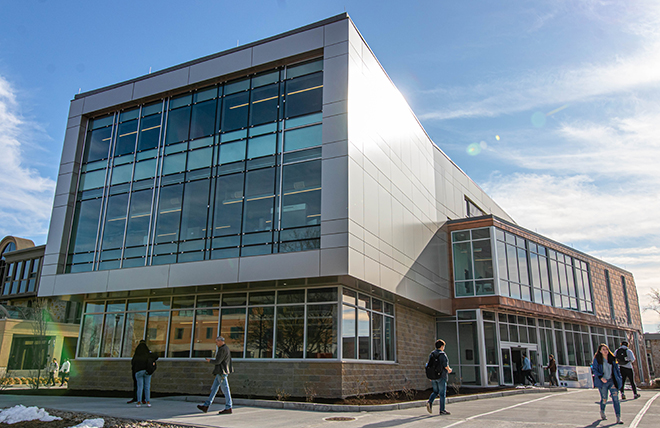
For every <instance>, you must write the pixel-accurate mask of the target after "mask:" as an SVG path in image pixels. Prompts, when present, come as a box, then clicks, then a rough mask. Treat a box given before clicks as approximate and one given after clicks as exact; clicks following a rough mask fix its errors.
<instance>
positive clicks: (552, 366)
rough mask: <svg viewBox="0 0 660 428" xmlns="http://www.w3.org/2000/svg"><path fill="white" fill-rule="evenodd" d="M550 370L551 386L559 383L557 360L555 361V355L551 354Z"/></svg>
mask: <svg viewBox="0 0 660 428" xmlns="http://www.w3.org/2000/svg"><path fill="white" fill-rule="evenodd" d="M546 368H547V369H548V372H549V373H550V386H552V385H555V386H558V385H557V361H555V356H554V355H552V354H550V362H548V367H546Z"/></svg>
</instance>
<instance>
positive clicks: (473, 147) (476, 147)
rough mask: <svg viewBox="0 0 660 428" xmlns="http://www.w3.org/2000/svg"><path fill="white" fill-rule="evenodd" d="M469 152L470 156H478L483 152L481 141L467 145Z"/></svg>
mask: <svg viewBox="0 0 660 428" xmlns="http://www.w3.org/2000/svg"><path fill="white" fill-rule="evenodd" d="M466 151H467V154H468V155H470V156H476V155H478V154H479V153H481V145H480V144H479V143H472V144H470V145H469V146H467V150H466Z"/></svg>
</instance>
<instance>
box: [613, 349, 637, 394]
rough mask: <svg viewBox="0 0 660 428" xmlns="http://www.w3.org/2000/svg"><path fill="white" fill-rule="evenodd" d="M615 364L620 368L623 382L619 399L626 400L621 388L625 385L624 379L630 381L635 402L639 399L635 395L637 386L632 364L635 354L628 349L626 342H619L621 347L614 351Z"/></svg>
mask: <svg viewBox="0 0 660 428" xmlns="http://www.w3.org/2000/svg"><path fill="white" fill-rule="evenodd" d="M614 355H616V362H617V363H619V367H620V368H621V377H622V378H623V382H621V399H622V400H625V399H626V394H625V391H624V390H623V387H624V386H625V385H626V379H630V385H632V390H633V398H634V399H635V400H636V399H638V398H639V397H640V395H639V394H638V393H637V385H635V371H634V370H633V366H632V363H634V362H635V354H633V351H631V350H630V349H628V342H626V341H623V342H621V347H620V348H619V349H617V350H616V353H615V354H614Z"/></svg>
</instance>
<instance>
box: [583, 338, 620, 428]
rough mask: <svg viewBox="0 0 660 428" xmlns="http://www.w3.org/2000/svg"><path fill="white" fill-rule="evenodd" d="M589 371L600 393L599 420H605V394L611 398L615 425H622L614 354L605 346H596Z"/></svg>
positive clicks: (617, 369) (618, 378) (617, 368)
mask: <svg viewBox="0 0 660 428" xmlns="http://www.w3.org/2000/svg"><path fill="white" fill-rule="evenodd" d="M591 371H592V373H593V374H594V386H595V387H596V388H598V390H599V391H600V418H601V419H603V420H605V419H607V417H605V405H606V404H607V392H608V391H609V393H610V395H611V396H612V404H613V405H614V413H616V423H617V424H623V422H622V421H621V404H620V403H619V386H620V385H621V384H622V378H621V371H620V370H619V365H618V364H617V362H616V358H615V357H614V354H612V352H611V351H610V348H608V347H607V345H606V344H604V343H601V344H600V345H599V346H598V352H596V355H594V362H593V363H592V364H591Z"/></svg>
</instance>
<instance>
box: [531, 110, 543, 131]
mask: <svg viewBox="0 0 660 428" xmlns="http://www.w3.org/2000/svg"><path fill="white" fill-rule="evenodd" d="M532 125H534V126H535V127H537V128H543V127H544V126H545V113H543V112H540V111H537V112H536V113H534V114H533V115H532Z"/></svg>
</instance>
